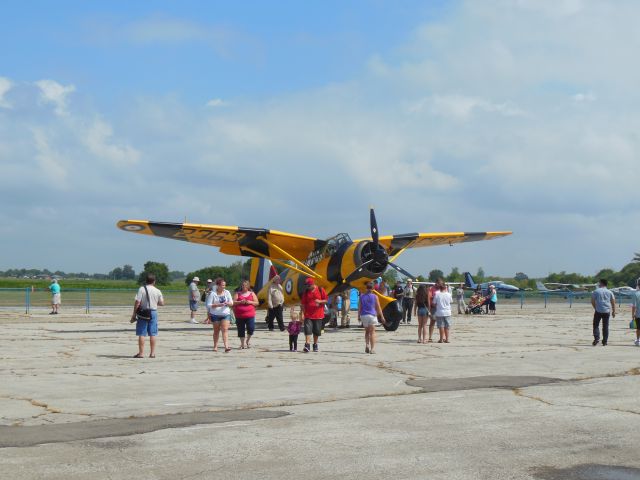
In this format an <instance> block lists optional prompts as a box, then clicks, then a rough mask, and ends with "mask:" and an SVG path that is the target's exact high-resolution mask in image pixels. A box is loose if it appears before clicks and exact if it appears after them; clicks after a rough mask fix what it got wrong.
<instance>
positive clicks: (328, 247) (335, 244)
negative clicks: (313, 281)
mask: <svg viewBox="0 0 640 480" xmlns="http://www.w3.org/2000/svg"><path fill="white" fill-rule="evenodd" d="M345 243H352V240H351V237H350V236H349V235H348V234H347V233H338V234H337V235H334V236H333V237H329V238H327V239H326V240H325V243H324V245H323V246H322V247H320V248H318V249H316V250H314V251H313V252H311V253H310V254H309V256H308V257H307V261H306V262H305V263H306V264H307V265H308V266H315V265H316V264H317V263H318V262H319V261H320V260H322V259H323V258H326V257H330V256H331V255H333V254H334V253H335V252H336V251H337V250H338V248H340V247H341V246H342V245H344V244H345Z"/></svg>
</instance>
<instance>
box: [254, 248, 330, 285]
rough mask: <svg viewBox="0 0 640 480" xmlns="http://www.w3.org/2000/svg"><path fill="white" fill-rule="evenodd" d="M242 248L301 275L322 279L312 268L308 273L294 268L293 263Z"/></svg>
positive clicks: (297, 263)
mask: <svg viewBox="0 0 640 480" xmlns="http://www.w3.org/2000/svg"><path fill="white" fill-rule="evenodd" d="M242 250H244V251H247V252H249V253H253V254H254V255H256V256H258V257H261V258H266V259H267V260H271V261H272V262H273V263H277V264H278V265H281V266H283V267H285V268H290V269H291V270H294V271H296V272H298V273H300V274H302V275H305V276H307V277H313V278H316V279H318V280H320V279H322V276H321V275H318V274H317V273H316V272H314V271H313V270H312V271H311V272H312V273H308V272H305V271H302V270H300V269H299V268H296V267H295V266H293V265H290V264H288V263H285V262H282V261H280V260H277V259H275V258H271V257H267V256H266V255H265V254H263V253H260V252H257V251H255V250H253V249H251V248H248V247H242ZM296 265H299V262H296ZM305 267H306V265H305Z"/></svg>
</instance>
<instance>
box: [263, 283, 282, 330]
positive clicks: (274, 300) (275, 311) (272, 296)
mask: <svg viewBox="0 0 640 480" xmlns="http://www.w3.org/2000/svg"><path fill="white" fill-rule="evenodd" d="M267 308H268V310H267V327H268V328H269V331H270V332H273V330H274V328H273V319H274V318H275V319H276V320H277V321H278V328H279V329H280V331H281V332H284V319H283V318H282V313H283V312H282V311H283V308H284V291H283V290H282V280H281V279H280V275H276V276H275V277H273V280H272V281H271V285H269V293H268V295H267Z"/></svg>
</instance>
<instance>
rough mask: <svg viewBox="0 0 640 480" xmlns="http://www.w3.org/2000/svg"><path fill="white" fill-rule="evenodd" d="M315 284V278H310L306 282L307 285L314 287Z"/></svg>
mask: <svg viewBox="0 0 640 480" xmlns="http://www.w3.org/2000/svg"><path fill="white" fill-rule="evenodd" d="M314 283H315V282H314V280H313V278H311V277H309V278H307V279H306V280H305V281H304V284H305V285H313V284H314Z"/></svg>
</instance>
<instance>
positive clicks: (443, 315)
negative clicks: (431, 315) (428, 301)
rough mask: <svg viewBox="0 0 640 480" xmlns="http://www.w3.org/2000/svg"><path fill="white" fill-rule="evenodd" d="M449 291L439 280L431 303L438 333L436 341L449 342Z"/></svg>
mask: <svg viewBox="0 0 640 480" xmlns="http://www.w3.org/2000/svg"><path fill="white" fill-rule="evenodd" d="M451 301H452V298H451V292H449V290H448V289H447V286H446V285H445V284H444V282H439V285H438V291H437V292H436V294H435V298H434V301H433V303H434V304H435V306H436V325H437V327H438V332H439V333H440V339H439V340H438V343H449V329H450V328H451Z"/></svg>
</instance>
